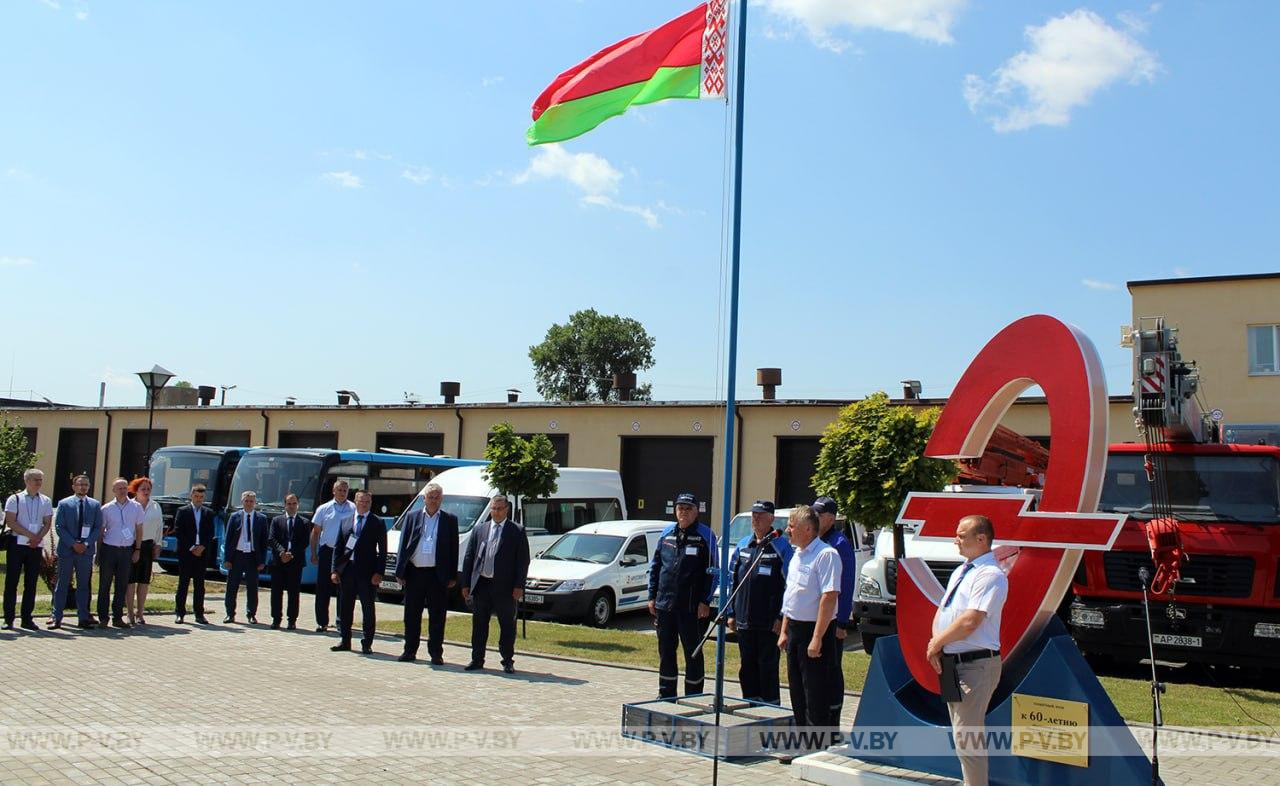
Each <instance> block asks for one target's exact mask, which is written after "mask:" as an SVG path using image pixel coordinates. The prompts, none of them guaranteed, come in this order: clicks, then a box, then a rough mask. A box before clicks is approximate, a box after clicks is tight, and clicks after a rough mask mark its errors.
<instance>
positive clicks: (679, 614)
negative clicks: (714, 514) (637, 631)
mask: <svg viewBox="0 0 1280 786" xmlns="http://www.w3.org/2000/svg"><path fill="white" fill-rule="evenodd" d="M675 509H676V523H674V524H672V525H670V526H669V527H667V528H666V529H665V530H663V531H662V536H661V537H660V538H659V539H658V547H657V548H656V549H654V552H653V561H652V563H651V564H650V566H649V613H650V614H652V615H653V617H654V618H655V620H656V624H657V628H658V661H659V663H658V697H659V698H674V697H675V696H676V682H677V681H678V680H679V678H680V674H679V670H678V669H677V667H676V641H677V639H678V640H679V642H680V644H681V646H682V648H683V649H684V692H685V695H686V696H688V695H692V694H695V693H702V681H703V674H704V671H705V668H706V665H705V663H704V662H703V657H702V649H701V648H700V647H698V643H699V642H700V641H701V640H702V623H701V622H700V620H704V619H706V618H707V617H709V616H711V606H710V601H711V593H712V591H713V590H714V589H715V586H716V576H715V574H714V568H715V566H716V536H715V535H714V534H713V533H712V532H711V528H710V527H708V526H707V525H706V524H699V523H698V498H697V497H695V496H694V495H693V494H691V493H689V492H683V493H681V494H679V495H677V496H676V505H675ZM695 648H696V649H697V657H694V654H693V653H694V650H695Z"/></svg>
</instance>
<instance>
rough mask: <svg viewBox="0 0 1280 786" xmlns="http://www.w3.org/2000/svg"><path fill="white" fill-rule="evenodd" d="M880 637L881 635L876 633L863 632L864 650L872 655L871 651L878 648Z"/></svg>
mask: <svg viewBox="0 0 1280 786" xmlns="http://www.w3.org/2000/svg"><path fill="white" fill-rule="evenodd" d="M878 638H880V636H879V635H877V634H874V633H864V634H862V651H863V652H865V653H867V654H868V655H870V654H871V651H872V650H874V649H875V648H876V639H878Z"/></svg>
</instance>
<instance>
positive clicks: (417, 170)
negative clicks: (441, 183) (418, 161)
mask: <svg viewBox="0 0 1280 786" xmlns="http://www.w3.org/2000/svg"><path fill="white" fill-rule="evenodd" d="M434 176H435V175H434V174H433V173H432V172H431V170H430V169H428V168H427V167H425V166H408V165H406V166H405V168H404V169H403V170H402V171H401V172H400V177H402V178H404V179H405V180H408V181H409V182H410V183H413V184H414V185H415V186H420V185H423V184H424V183H428V182H430V181H431V178H433V177H434Z"/></svg>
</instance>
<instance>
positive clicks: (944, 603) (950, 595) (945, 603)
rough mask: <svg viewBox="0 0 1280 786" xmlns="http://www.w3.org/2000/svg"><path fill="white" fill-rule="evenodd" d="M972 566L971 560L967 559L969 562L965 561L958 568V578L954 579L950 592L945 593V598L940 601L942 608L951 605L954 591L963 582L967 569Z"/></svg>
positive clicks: (957, 590)
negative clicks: (954, 582)
mask: <svg viewBox="0 0 1280 786" xmlns="http://www.w3.org/2000/svg"><path fill="white" fill-rule="evenodd" d="M972 567H973V562H972V561H969V562H966V563H965V564H964V567H963V568H961V569H960V578H958V579H956V585H955V586H954V587H952V588H951V591H950V592H948V593H947V599H946V600H944V601H942V608H944V609H945V608H947V607H949V606H950V605H951V601H952V600H953V599H954V598H955V596H956V593H957V592H959V591H960V585H961V584H963V583H964V577H965V575H966V574H968V572H969V569H970V568H972Z"/></svg>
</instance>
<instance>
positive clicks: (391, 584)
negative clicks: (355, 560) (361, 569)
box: [378, 579, 400, 590]
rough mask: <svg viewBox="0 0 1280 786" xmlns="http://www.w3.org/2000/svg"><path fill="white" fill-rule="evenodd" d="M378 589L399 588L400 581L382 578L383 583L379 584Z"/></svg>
mask: <svg viewBox="0 0 1280 786" xmlns="http://www.w3.org/2000/svg"><path fill="white" fill-rule="evenodd" d="M378 589H384V590H398V589H400V582H398V581H387V580H386V579H383V580H382V583H381V584H379V585H378Z"/></svg>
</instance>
